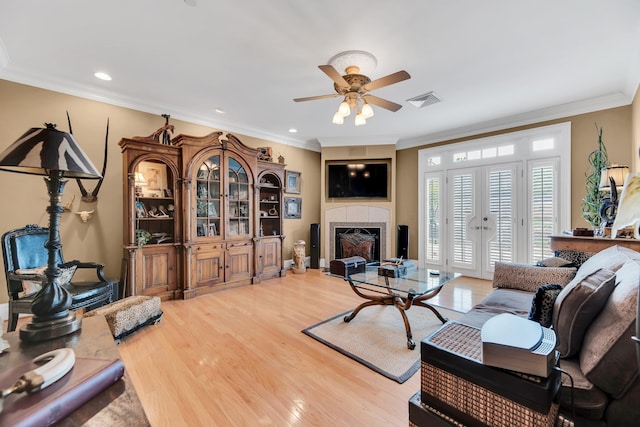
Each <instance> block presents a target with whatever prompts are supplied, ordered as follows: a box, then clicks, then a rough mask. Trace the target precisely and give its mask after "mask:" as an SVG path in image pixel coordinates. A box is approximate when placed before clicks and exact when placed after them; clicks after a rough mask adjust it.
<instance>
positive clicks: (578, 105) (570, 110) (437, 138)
mask: <svg viewBox="0 0 640 427" xmlns="http://www.w3.org/2000/svg"><path fill="white" fill-rule="evenodd" d="M632 101H633V96H631V97H629V96H627V95H625V94H623V93H620V92H618V93H613V94H610V95H605V96H599V97H594V98H589V99H584V100H581V101H576V102H570V103H566V104H561V105H557V106H553V107H549V108H543V109H540V110H534V111H530V112H527V113H522V114H515V115H512V116H507V117H502V118H500V119H496V120H490V121H486V122H481V123H475V124H473V125H469V126H465V127H460V128H455V129H449V130H446V131H442V132H436V133H431V134H428V135H423V136H419V137H416V138H410V139H404V140H401V141H399V142H398V144H396V149H398V150H402V149H406V148H413V147H419V146H423V145H430V144H435V143H437V142H443V141H450V140H453V139H458V138H466V137H469V136H474V135H481V134H483V133H488V132H496V131H500V130H504V129H511V128H514V127H518V126H525V125H530V124H534V123H541V122H545V121H548V120H556V119H562V118H567V117H571V116H575V115H578V114H586V113H592V112H594V111H599V110H605V109H608V108H616V107H621V106H624V105H629V104H631V102H632Z"/></svg>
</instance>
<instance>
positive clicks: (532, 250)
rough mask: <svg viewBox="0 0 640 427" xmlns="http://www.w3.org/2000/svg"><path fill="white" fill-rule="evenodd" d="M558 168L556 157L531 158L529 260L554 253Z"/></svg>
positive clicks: (532, 260)
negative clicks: (552, 236)
mask: <svg viewBox="0 0 640 427" xmlns="http://www.w3.org/2000/svg"><path fill="white" fill-rule="evenodd" d="M556 181H557V172H556V168H555V162H554V161H553V160H544V161H537V162H531V164H530V166H529V183H530V184H529V197H530V204H531V205H530V208H529V215H530V222H529V241H530V247H529V254H530V259H529V262H535V261H538V260H541V259H544V258H548V257H551V256H553V251H552V250H551V249H550V248H549V241H550V236H551V234H553V233H554V232H555V229H556V223H557V220H556V218H557V216H558V203H557V183H556Z"/></svg>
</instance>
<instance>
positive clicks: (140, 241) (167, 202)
mask: <svg viewBox="0 0 640 427" xmlns="http://www.w3.org/2000/svg"><path fill="white" fill-rule="evenodd" d="M134 179H135V243H136V244H137V245H139V246H142V245H147V244H151V243H153V244H160V243H172V242H173V239H174V236H173V234H174V209H175V207H174V194H173V192H174V190H175V189H174V186H173V182H174V180H173V174H172V172H171V168H169V167H167V165H166V164H165V163H162V162H160V161H158V160H143V161H141V162H140V163H138V165H137V166H136V168H135V170H134Z"/></svg>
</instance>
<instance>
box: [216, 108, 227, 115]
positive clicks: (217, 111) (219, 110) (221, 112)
mask: <svg viewBox="0 0 640 427" xmlns="http://www.w3.org/2000/svg"><path fill="white" fill-rule="evenodd" d="M215 111H216V113H218V114H226V113H227V112H226V111H224V109H223V108H216V110H215Z"/></svg>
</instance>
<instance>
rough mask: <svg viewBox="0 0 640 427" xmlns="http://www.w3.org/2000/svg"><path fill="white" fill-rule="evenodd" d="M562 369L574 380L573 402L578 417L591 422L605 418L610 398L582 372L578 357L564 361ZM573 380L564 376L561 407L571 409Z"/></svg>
mask: <svg viewBox="0 0 640 427" xmlns="http://www.w3.org/2000/svg"><path fill="white" fill-rule="evenodd" d="M559 365H560V368H562V369H563V370H564V371H566V372H567V373H568V374H569V375H571V378H573V402H574V407H575V411H576V415H579V416H581V417H584V418H588V419H591V420H599V419H601V418H602V417H603V416H604V412H605V409H606V408H607V404H608V403H609V398H608V397H607V395H606V394H605V393H604V392H603V391H602V390H600V389H598V388H597V387H596V386H595V385H593V383H592V382H591V381H589V380H588V379H587V377H585V376H584V374H583V373H582V371H580V361H579V360H578V358H577V357H572V358H570V359H562V360H561V361H560V364H559ZM571 392H572V390H571V379H570V378H569V377H568V376H567V375H562V388H561V389H560V395H559V396H558V400H559V402H560V406H561V407H563V408H566V409H569V410H570V409H571Z"/></svg>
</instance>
